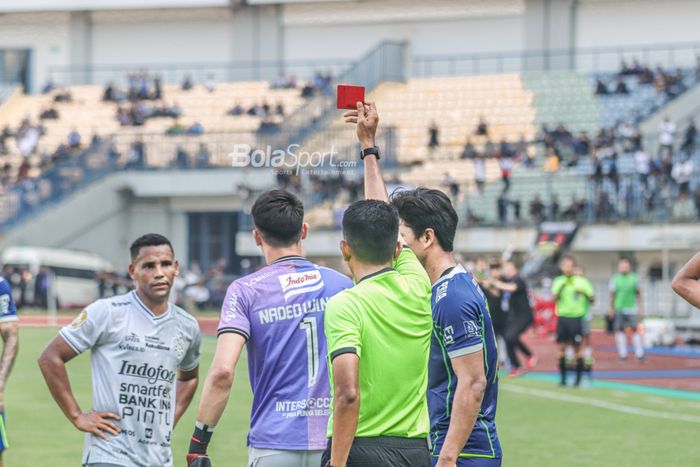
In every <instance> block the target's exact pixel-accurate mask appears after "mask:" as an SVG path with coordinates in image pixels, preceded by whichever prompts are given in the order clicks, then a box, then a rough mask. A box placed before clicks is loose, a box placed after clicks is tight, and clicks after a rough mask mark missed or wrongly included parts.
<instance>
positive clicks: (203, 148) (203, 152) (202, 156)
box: [195, 143, 209, 169]
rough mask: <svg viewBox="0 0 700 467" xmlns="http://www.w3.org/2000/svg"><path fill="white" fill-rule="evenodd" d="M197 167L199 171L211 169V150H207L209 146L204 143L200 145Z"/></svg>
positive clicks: (196, 161)
mask: <svg viewBox="0 0 700 467" xmlns="http://www.w3.org/2000/svg"><path fill="white" fill-rule="evenodd" d="M195 166H196V167H197V168H198V169H203V168H206V167H209V150H208V149H207V145H206V144H204V143H199V152H197V158H196V159H195Z"/></svg>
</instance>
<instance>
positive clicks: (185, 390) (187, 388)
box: [175, 367, 199, 426]
mask: <svg viewBox="0 0 700 467" xmlns="http://www.w3.org/2000/svg"><path fill="white" fill-rule="evenodd" d="M198 383H199V367H197V368H194V369H192V370H189V371H182V370H178V372H177V383H176V388H175V426H177V422H178V421H180V417H182V414H184V413H185V411H186V410H187V408H188V407H189V406H190V403H191V402H192V398H193V397H194V393H195V392H196V391H197V384H198Z"/></svg>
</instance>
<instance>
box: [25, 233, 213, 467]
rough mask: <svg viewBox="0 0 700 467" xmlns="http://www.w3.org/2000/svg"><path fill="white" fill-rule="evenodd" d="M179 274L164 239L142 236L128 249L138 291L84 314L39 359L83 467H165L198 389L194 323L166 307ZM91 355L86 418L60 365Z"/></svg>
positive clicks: (170, 463)
mask: <svg viewBox="0 0 700 467" xmlns="http://www.w3.org/2000/svg"><path fill="white" fill-rule="evenodd" d="M177 272H178V263H177V261H176V260H175V259H174V253H173V249H172V246H171V244H170V242H169V241H168V239H167V238H165V237H163V236H162V235H158V234H147V235H144V236H142V237H140V238H139V239H137V240H136V241H135V242H134V243H133V244H132V245H131V264H130V265H129V273H130V275H131V278H132V279H133V280H134V283H135V285H136V289H135V290H133V291H132V292H129V293H128V294H125V295H120V296H117V297H112V298H108V299H104V300H98V301H96V302H95V303H93V304H91V305H90V306H88V307H87V308H86V309H85V310H83V311H82V312H81V313H80V314H79V315H78V316H77V317H76V318H75V320H74V321H73V322H72V323H71V324H69V325H68V326H66V327H64V328H63V329H61V331H60V334H59V335H58V336H57V337H56V338H55V339H54V340H53V341H51V343H49V345H48V346H47V347H46V349H45V350H44V352H43V353H42V354H41V356H40V357H39V366H40V368H41V371H42V373H43V375H44V378H45V379H46V384H47V385H48V386H49V389H50V391H51V394H52V395H53V397H54V399H55V400H56V402H57V404H58V405H59V407H60V408H61V410H62V411H63V413H64V414H65V415H66V417H67V418H68V419H69V420H70V421H71V422H72V423H73V425H75V427H76V428H77V429H78V430H80V431H84V432H86V433H87V434H86V436H85V445H84V449H83V460H82V463H83V465H84V466H89V467H97V466H100V467H107V466H110V467H112V466H114V467H116V466H123V467H132V466H138V467H156V466H157V467H171V466H173V460H172V450H171V447H170V441H171V435H172V431H173V427H174V426H175V424H176V423H177V421H178V420H179V418H180V417H181V416H182V414H183V413H184V412H185V410H186V409H187V407H188V406H189V404H190V402H191V400H192V396H194V393H195V390H196V389H197V381H198V368H199V345H200V341H201V336H200V332H199V325H198V324H197V320H196V319H194V318H193V317H192V316H190V315H189V314H188V313H187V312H185V311H184V310H182V309H180V308H178V307H177V306H175V305H172V304H170V303H168V295H169V294H170V288H171V287H172V283H173V279H174V277H175V275H176V274H177ZM88 349H90V350H91V364H92V393H93V401H92V410H90V411H87V412H83V411H82V410H81V408H80V407H79V406H78V403H77V401H76V400H75V397H74V396H73V391H72V390H71V387H70V382H69V381H68V374H67V373H66V367H65V363H66V362H68V361H69V360H71V359H72V358H74V357H75V356H76V355H78V354H80V353H82V352H84V351H86V350H88Z"/></svg>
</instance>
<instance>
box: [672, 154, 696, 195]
mask: <svg viewBox="0 0 700 467" xmlns="http://www.w3.org/2000/svg"><path fill="white" fill-rule="evenodd" d="M693 169H694V167H693V159H691V158H690V157H685V158H683V160H681V161H678V162H676V163H675V164H673V169H672V171H671V176H672V177H673V180H674V181H675V182H676V184H677V185H678V194H679V195H680V196H688V195H689V193H690V181H691V180H692V178H693Z"/></svg>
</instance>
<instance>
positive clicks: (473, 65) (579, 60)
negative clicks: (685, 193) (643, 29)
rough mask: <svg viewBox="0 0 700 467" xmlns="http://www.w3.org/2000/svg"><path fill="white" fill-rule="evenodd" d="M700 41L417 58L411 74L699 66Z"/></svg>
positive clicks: (438, 74)
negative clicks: (636, 62) (634, 65)
mask: <svg viewBox="0 0 700 467" xmlns="http://www.w3.org/2000/svg"><path fill="white" fill-rule="evenodd" d="M699 55H700V42H684V43H676V44H650V45H638V46H620V47H594V48H571V49H550V50H532V51H504V52H489V53H474V54H450V55H434V54H430V55H427V54H426V55H417V56H415V57H413V61H412V64H411V75H412V76H415V77H430V76H458V75H476V74H496V73H498V74H500V73H524V72H528V71H579V72H585V73H599V72H612V71H619V69H620V61H621V60H623V59H624V60H626V61H627V63H628V65H631V61H632V59H634V58H636V59H638V60H639V62H640V63H642V64H643V65H644V64H645V65H648V66H649V67H650V68H652V69H653V68H655V67H656V66H661V67H663V68H670V67H677V66H682V67H688V66H695V65H696V61H697V57H698V56H699Z"/></svg>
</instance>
